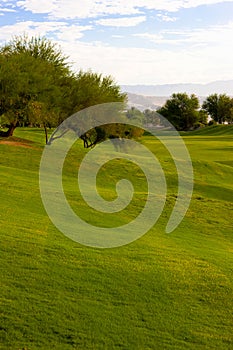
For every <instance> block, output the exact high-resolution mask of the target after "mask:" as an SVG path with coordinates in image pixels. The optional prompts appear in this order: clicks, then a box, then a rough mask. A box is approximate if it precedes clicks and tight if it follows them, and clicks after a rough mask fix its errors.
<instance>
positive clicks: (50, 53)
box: [0, 37, 70, 136]
mask: <svg viewBox="0 0 233 350" xmlns="http://www.w3.org/2000/svg"><path fill="white" fill-rule="evenodd" d="M33 45H34V46H33ZM33 48H34V50H33ZM64 60H65V58H64V57H63V56H62V54H61V53H60V51H59V50H58V51H56V50H55V47H54V45H53V44H52V43H50V41H48V40H47V39H37V38H32V39H27V38H26V37H22V38H15V39H14V40H13V41H12V42H10V43H9V44H7V45H5V46H4V47H2V48H1V50H0V101H1V102H0V115H4V119H5V124H6V126H7V127H8V130H7V131H6V132H2V133H1V135H2V136H12V135H13V132H14V129H15V128H16V127H17V125H18V124H19V122H20V121H22V120H24V121H25V119H27V120H30V117H31V115H30V114H29V112H31V111H32V109H31V108H29V104H31V103H32V102H35V103H41V104H43V105H44V106H46V107H47V109H48V112H50V113H52V111H53V114H54V111H55V110H56V112H57V118H59V111H60V110H61V108H62V106H63V100H64V89H63V81H64V80H65V79H67V78H69V77H70V71H69V69H68V68H67V65H66V63H64ZM33 120H34V116H33Z"/></svg>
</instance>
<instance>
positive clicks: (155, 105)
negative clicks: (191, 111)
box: [127, 92, 206, 111]
mask: <svg viewBox="0 0 233 350" xmlns="http://www.w3.org/2000/svg"><path fill="white" fill-rule="evenodd" d="M127 96H128V106H129V107H135V108H137V109H139V110H140V111H144V110H145V109H147V108H148V109H154V110H157V109H159V108H160V107H162V106H163V105H164V104H165V102H166V101H167V100H168V99H169V96H144V95H137V94H132V93H130V92H127ZM205 98H206V97H204V96H198V99H199V101H200V104H202V103H203V101H204V100H205Z"/></svg>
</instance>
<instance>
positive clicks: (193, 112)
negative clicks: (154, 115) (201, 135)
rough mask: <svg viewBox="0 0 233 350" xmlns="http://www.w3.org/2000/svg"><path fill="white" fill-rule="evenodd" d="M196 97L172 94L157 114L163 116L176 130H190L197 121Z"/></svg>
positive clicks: (197, 105)
mask: <svg viewBox="0 0 233 350" xmlns="http://www.w3.org/2000/svg"><path fill="white" fill-rule="evenodd" d="M198 108H199V101H198V98H197V96H195V95H194V94H192V95H191V96H190V97H189V96H188V95H187V94H186V93H177V94H173V95H172V97H171V98H170V99H169V100H167V101H166V103H165V105H164V106H163V107H162V108H161V109H159V110H158V111H157V112H158V113H159V114H161V115H163V116H164V117H165V118H166V119H167V120H168V121H169V122H171V123H172V124H173V125H174V126H175V127H176V128H177V129H178V130H190V129H191V128H193V127H195V125H196V123H197V122H198V119H199V113H198Z"/></svg>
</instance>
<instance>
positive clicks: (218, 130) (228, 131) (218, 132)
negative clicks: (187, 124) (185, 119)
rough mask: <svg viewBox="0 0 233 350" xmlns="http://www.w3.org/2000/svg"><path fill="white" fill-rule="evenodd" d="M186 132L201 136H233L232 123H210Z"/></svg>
mask: <svg viewBox="0 0 233 350" xmlns="http://www.w3.org/2000/svg"><path fill="white" fill-rule="evenodd" d="M188 134H189V135H202V136H205V135H206V136H227V135H229V136H233V125H212V126H207V127H205V128H202V129H198V130H195V131H191V132H189V133H188Z"/></svg>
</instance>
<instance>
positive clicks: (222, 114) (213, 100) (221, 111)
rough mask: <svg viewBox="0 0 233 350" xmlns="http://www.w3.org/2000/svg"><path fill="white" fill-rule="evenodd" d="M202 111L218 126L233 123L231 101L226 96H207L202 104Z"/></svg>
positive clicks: (232, 104)
mask: <svg viewBox="0 0 233 350" xmlns="http://www.w3.org/2000/svg"><path fill="white" fill-rule="evenodd" d="M202 109H203V110H204V111H205V112H207V113H208V114H209V115H210V116H211V118H212V119H213V120H214V121H215V122H217V123H219V124H222V123H224V122H228V123H231V122H232V121H233V99H232V98H230V97H229V96H227V95H226V94H220V95H218V94H212V95H209V96H208V97H207V98H206V100H205V101H204V102H203V104H202Z"/></svg>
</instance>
